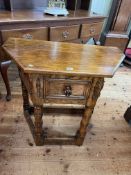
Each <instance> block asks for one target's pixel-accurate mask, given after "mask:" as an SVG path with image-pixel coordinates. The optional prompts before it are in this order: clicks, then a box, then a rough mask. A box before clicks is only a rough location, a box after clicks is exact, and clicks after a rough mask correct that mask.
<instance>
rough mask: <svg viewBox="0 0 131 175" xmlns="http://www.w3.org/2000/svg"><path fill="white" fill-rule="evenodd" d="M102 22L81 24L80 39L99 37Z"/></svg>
mask: <svg viewBox="0 0 131 175" xmlns="http://www.w3.org/2000/svg"><path fill="white" fill-rule="evenodd" d="M102 26H103V22H98V23H91V24H82V29H81V35H80V37H81V38H85V37H89V36H95V35H100V33H101V30H102Z"/></svg>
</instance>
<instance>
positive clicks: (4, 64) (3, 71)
mask: <svg viewBox="0 0 131 175" xmlns="http://www.w3.org/2000/svg"><path fill="white" fill-rule="evenodd" d="M10 63H11V61H4V62H2V63H1V64H0V71H1V75H2V78H3V80H4V83H5V86H6V91H7V95H6V100H7V101H10V100H11V90H10V85H9V79H8V75H7V71H8V67H9V65H10Z"/></svg>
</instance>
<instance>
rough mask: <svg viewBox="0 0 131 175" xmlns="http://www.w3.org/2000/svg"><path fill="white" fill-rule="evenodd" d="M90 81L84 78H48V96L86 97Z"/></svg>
mask: <svg viewBox="0 0 131 175" xmlns="http://www.w3.org/2000/svg"><path fill="white" fill-rule="evenodd" d="M88 85H89V81H83V80H70V79H69V80H64V79H48V80H46V93H45V94H46V95H45V96H46V98H64V99H85V96H86V95H87V89H88Z"/></svg>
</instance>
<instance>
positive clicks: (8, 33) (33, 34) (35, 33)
mask: <svg viewBox="0 0 131 175" xmlns="http://www.w3.org/2000/svg"><path fill="white" fill-rule="evenodd" d="M1 35H2V40H3V42H4V41H5V40H7V39H8V38H9V37H16V38H25V39H40V40H48V28H47V27H42V28H33V29H13V30H2V31H1Z"/></svg>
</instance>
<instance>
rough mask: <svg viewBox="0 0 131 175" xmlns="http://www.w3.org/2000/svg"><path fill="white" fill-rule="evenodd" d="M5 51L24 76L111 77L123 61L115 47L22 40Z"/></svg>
mask: <svg viewBox="0 0 131 175" xmlns="http://www.w3.org/2000/svg"><path fill="white" fill-rule="evenodd" d="M3 49H4V50H5V52H6V53H7V54H8V55H9V56H10V57H11V58H12V59H13V60H14V61H15V62H16V64H17V65H18V66H19V67H20V68H21V69H23V71H24V72H25V73H38V74H40V73H42V74H62V75H80V76H94V77H112V76H113V75H114V73H115V71H116V70H117V68H118V67H119V66H120V64H121V62H122V61H123V59H124V55H123V54H122V52H121V51H120V50H119V49H118V48H116V47H105V46H94V45H83V44H74V43H64V42H52V41H42V40H26V39H20V38H9V39H8V40H7V41H6V42H5V44H4V45H3Z"/></svg>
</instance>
